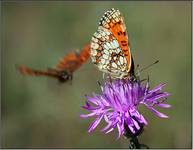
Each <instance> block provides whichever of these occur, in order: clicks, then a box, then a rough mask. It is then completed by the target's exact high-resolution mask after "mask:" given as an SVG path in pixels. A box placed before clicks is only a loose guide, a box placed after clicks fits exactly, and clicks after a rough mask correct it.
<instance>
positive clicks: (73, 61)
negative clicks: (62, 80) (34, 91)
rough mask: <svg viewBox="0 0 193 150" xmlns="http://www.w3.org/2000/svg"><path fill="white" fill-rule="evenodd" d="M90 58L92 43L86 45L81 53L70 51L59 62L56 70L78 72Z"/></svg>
mask: <svg viewBox="0 0 193 150" xmlns="http://www.w3.org/2000/svg"><path fill="white" fill-rule="evenodd" d="M89 57H90V43H89V44H86V45H85V46H84V47H83V48H82V50H81V51H80V53H77V52H75V51H70V52H68V53H67V54H66V55H64V57H62V58H61V59H60V60H59V63H58V64H57V65H56V67H55V68H57V69H59V70H67V71H69V72H71V73H73V72H74V71H75V70H77V69H78V68H79V67H80V66H81V65H82V64H83V63H85V62H86V61H87V60H88V58H89Z"/></svg>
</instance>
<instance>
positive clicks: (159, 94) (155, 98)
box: [146, 92, 170, 101]
mask: <svg viewBox="0 0 193 150" xmlns="http://www.w3.org/2000/svg"><path fill="white" fill-rule="evenodd" d="M169 95H170V94H169V93H167V92H162V93H158V94H156V95H154V94H153V95H151V96H149V97H147V99H146V101H154V100H157V99H160V98H163V97H166V96H169Z"/></svg>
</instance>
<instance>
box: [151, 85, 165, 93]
mask: <svg viewBox="0 0 193 150" xmlns="http://www.w3.org/2000/svg"><path fill="white" fill-rule="evenodd" d="M165 85H166V83H161V84H160V85H158V86H156V87H155V88H153V89H152V90H150V91H149V93H153V92H157V91H159V90H161V89H162V87H164V86H165Z"/></svg>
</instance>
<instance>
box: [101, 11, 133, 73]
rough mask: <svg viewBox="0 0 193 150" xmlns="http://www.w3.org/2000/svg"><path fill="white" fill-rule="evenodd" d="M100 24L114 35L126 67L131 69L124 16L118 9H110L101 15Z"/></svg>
mask: <svg viewBox="0 0 193 150" xmlns="http://www.w3.org/2000/svg"><path fill="white" fill-rule="evenodd" d="M99 25H100V26H103V27H104V28H106V29H108V30H110V31H111V32H112V34H113V35H114V37H115V38H116V39H117V41H118V43H119V45H120V47H121V49H122V51H123V53H124V55H125V57H126V59H127V63H128V66H129V67H128V69H129V71H130V69H131V64H132V60H131V52H130V47H129V41H128V34H127V30H126V25H125V21H124V18H123V16H122V14H121V13H120V11H119V10H118V9H114V8H112V9H110V10H108V11H106V12H105V14H104V15H103V16H102V18H101V20H100V22H99Z"/></svg>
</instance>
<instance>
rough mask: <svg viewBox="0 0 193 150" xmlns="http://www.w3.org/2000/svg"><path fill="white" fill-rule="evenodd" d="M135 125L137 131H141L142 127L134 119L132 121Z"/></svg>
mask: <svg viewBox="0 0 193 150" xmlns="http://www.w3.org/2000/svg"><path fill="white" fill-rule="evenodd" d="M132 121H133V124H134V125H135V127H136V128H137V130H139V129H140V126H139V125H138V123H137V121H135V120H134V119H132Z"/></svg>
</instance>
